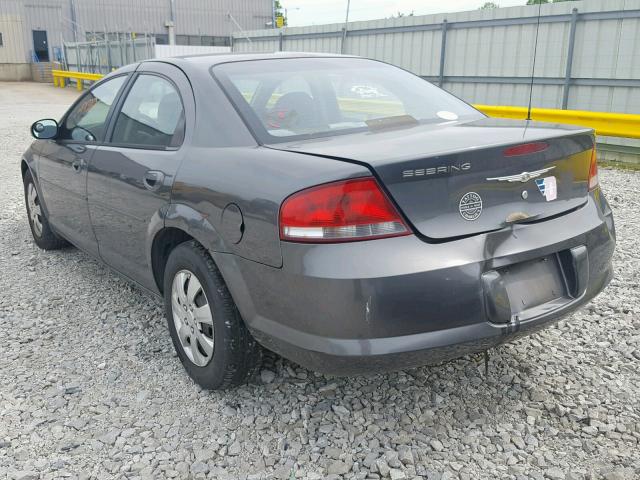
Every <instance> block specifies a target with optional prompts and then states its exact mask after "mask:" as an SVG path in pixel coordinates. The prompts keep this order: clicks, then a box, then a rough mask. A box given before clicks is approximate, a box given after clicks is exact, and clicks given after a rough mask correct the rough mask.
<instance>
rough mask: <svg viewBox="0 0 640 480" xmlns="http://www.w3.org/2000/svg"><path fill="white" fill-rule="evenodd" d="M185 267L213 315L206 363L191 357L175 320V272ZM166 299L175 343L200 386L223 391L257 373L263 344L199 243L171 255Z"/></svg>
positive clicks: (186, 368) (177, 350)
mask: <svg viewBox="0 0 640 480" xmlns="http://www.w3.org/2000/svg"><path fill="white" fill-rule="evenodd" d="M183 270H187V271H189V272H191V273H192V274H193V275H195V276H196V277H197V279H198V281H199V282H200V284H201V285H202V290H203V291H204V293H205V295H206V299H207V301H208V304H209V307H210V310H211V314H212V317H213V334H214V335H213V354H212V355H211V357H210V359H209V362H208V363H207V364H206V365H204V366H198V365H196V363H194V362H192V361H191V360H190V359H189V357H188V356H187V354H186V352H185V350H184V348H183V346H182V344H181V341H180V339H179V337H178V332H177V331H176V325H175V322H174V320H173V308H172V299H171V295H172V286H173V281H174V277H175V276H176V274H178V273H179V272H181V271H183ZM164 301H165V312H166V316H167V323H168V325H169V332H170V333H171V340H172V341H173V346H174V348H175V349H176V352H177V354H178V358H179V359H180V361H181V362H182V365H183V366H184V368H185V370H186V371H187V373H188V374H189V376H190V377H191V378H192V379H193V380H194V381H195V382H196V383H197V384H198V385H200V386H201V387H202V388H206V389H209V390H224V389H227V388H231V387H235V386H238V385H241V384H243V383H245V382H247V381H248V380H250V379H251V378H252V377H253V376H255V374H256V373H257V372H258V370H259V368H260V365H261V363H262V347H261V346H260V345H259V344H258V342H256V341H255V340H254V338H253V336H252V335H251V333H249V330H247V327H246V326H245V324H244V321H243V320H242V318H241V317H240V312H239V311H238V309H237V307H236V304H235V302H234V301H233V299H232V298H231V294H230V293H229V290H228V289H227V286H226V284H225V282H224V280H223V278H222V275H221V274H220V271H219V270H218V268H217V267H216V265H215V263H214V262H213V259H212V258H211V256H210V255H209V254H208V252H207V251H206V250H205V249H204V248H203V247H202V246H201V245H200V244H199V243H198V242H196V241H190V242H185V243H182V244H180V245H178V246H177V247H176V248H175V249H174V250H173V251H172V252H171V254H170V255H169V259H168V260H167V265H166V268H165V273H164Z"/></svg>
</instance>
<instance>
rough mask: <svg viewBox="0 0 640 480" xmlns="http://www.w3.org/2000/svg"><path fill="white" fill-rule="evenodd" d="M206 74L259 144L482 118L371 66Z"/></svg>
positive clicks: (326, 62)
mask: <svg viewBox="0 0 640 480" xmlns="http://www.w3.org/2000/svg"><path fill="white" fill-rule="evenodd" d="M212 73H213V75H214V76H215V78H217V79H218V81H219V82H220V83H221V85H222V87H223V88H224V89H225V91H226V92H227V95H228V96H229V97H230V98H231V100H232V102H233V103H234V104H235V105H236V108H237V109H238V110H239V111H240V113H241V115H242V116H243V117H244V119H245V121H246V122H247V123H248V125H249V126H250V127H251V129H252V130H253V132H254V134H255V135H256V136H257V137H258V138H259V139H260V141H261V142H262V143H277V142H284V141H291V140H298V139H304V138H315V137H322V136H332V135H341V134H347V133H354V132H359V131H379V130H386V129H393V128H408V127H412V126H415V125H417V124H423V123H445V122H457V121H461V120H467V119H476V118H481V117H483V114H482V113H480V112H478V111H477V110H476V109H474V108H473V107H471V106H470V105H468V104H466V103H464V102H463V101H462V100H460V99H458V98H456V97H454V96H453V95H451V94H449V93H447V92H445V91H444V90H441V89H440V88H438V87H436V86H434V85H432V84H431V83H429V82H427V81H426V80H423V79H422V78H420V77H418V76H416V75H413V74H411V73H409V72H407V71H405V70H402V69H400V68H397V67H394V66H391V65H388V64H386V63H382V62H377V61H375V60H366V59H360V58H335V57H334V58H332V57H326V58H325V57H321V58H289V59H267V60H250V61H241V62H230V63H225V64H220V65H217V66H215V67H213V69H212Z"/></svg>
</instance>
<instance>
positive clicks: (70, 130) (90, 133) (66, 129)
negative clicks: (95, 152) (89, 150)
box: [58, 76, 127, 142]
mask: <svg viewBox="0 0 640 480" xmlns="http://www.w3.org/2000/svg"><path fill="white" fill-rule="evenodd" d="M126 78H127V77H126V76H120V77H116V78H113V79H111V80H108V81H106V82H104V83H102V84H100V85H98V86H97V87H96V88H94V89H92V90H90V91H89V92H87V94H86V95H85V96H84V98H83V99H82V100H80V102H79V103H78V104H77V105H76V106H75V107H74V109H73V110H72V111H71V112H70V113H69V115H67V118H66V119H65V121H64V124H63V126H62V129H61V132H60V135H59V136H58V138H59V139H60V140H72V141H78V142H101V141H102V140H104V134H105V129H106V121H107V116H108V114H109V109H110V108H111V105H112V104H113V102H114V100H115V98H116V96H117V95H118V92H119V91H120V89H121V88H122V86H123V85H124V83H125V81H126Z"/></svg>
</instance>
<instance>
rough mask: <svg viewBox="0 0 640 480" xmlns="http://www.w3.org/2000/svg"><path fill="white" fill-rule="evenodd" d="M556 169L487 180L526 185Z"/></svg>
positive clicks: (545, 169)
mask: <svg viewBox="0 0 640 480" xmlns="http://www.w3.org/2000/svg"><path fill="white" fill-rule="evenodd" d="M554 168H556V167H555V165H554V166H553V167H549V168H543V169H541V170H535V171H533V172H522V173H519V174H517V175H508V176H506V177H491V178H487V180H489V181H492V180H495V181H497V182H522V183H526V182H528V181H529V180H531V179H532V178H536V177H539V176H540V175H542V174H543V173H547V172H549V171H551V170H553V169H554Z"/></svg>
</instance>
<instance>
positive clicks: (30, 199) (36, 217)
mask: <svg viewBox="0 0 640 480" xmlns="http://www.w3.org/2000/svg"><path fill="white" fill-rule="evenodd" d="M27 209H28V212H27V213H28V214H29V219H30V220H31V225H33V230H34V232H35V233H36V235H37V236H38V237H40V236H41V235H42V209H41V208H40V200H39V199H38V192H37V191H36V187H35V186H34V185H33V183H29V186H28V187H27Z"/></svg>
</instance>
